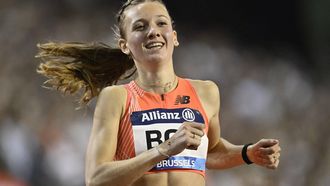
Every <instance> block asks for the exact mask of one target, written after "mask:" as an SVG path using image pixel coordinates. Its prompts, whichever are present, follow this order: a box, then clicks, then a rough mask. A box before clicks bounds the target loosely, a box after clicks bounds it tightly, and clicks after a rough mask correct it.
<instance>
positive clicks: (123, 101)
mask: <svg viewBox="0 0 330 186" xmlns="http://www.w3.org/2000/svg"><path fill="white" fill-rule="evenodd" d="M117 21H118V33H117V35H118V45H119V48H120V50H121V51H122V52H123V54H125V55H127V57H125V56H124V57H123V56H122V54H120V53H119V52H118V49H111V48H109V47H108V46H106V45H84V44H78V43H67V44H54V43H50V44H44V45H40V46H39V48H40V49H41V52H40V53H39V57H42V58H43V59H44V60H46V61H47V63H45V64H41V66H40V68H39V73H42V74H44V75H46V76H48V77H49V78H50V80H49V81H48V83H51V84H52V85H53V86H55V87H56V88H57V89H59V90H62V91H64V92H70V93H74V92H76V91H77V90H79V89H81V88H85V94H84V95H83V99H82V102H88V101H89V100H90V99H92V98H93V97H94V96H98V101H97V106H96V108H95V114H94V121H93V128H92V132H91V136H90V141H89V145H88V150H87V162H86V183H87V185H91V186H98V185H100V186H101V185H134V186H142V185H147V186H148V185H157V186H162V185H171V186H182V185H194V186H203V185H205V168H206V167H207V168H210V169H223V168H230V167H234V166H238V165H242V164H244V163H248V164H250V163H252V162H253V163H255V164H258V165H261V166H264V167H267V168H271V169H274V168H277V166H278V164H279V156H280V147H279V142H278V140H275V139H262V140H260V141H259V142H257V143H256V144H247V145H244V146H243V145H233V144H231V143H229V142H228V141H226V140H224V139H222V138H220V123H219V109H220V96H219V91H218V87H217V86H216V85H215V84H214V83H213V82H211V81H200V80H188V79H183V78H180V77H177V76H176V74H175V72H174V69H173V59H172V55H173V50H174V47H177V46H178V45H179V42H178V38H177V33H176V31H174V30H173V27H172V19H171V17H170V16H169V13H168V11H167V9H166V7H165V5H164V4H163V2H162V1H161V0H129V1H128V2H126V3H125V4H124V5H123V7H122V8H121V10H120V11H119V13H118V17H117ZM97 56H99V57H97ZM61 57H69V58H70V59H69V61H65V60H68V59H64V58H61ZM54 58H55V59H59V58H60V59H62V62H59V60H54ZM63 60H64V61H65V62H64V63H63ZM70 60H71V61H70ZM102 60H103V61H102ZM100 61H101V62H102V63H101V62H100ZM105 61H107V63H105ZM116 61H120V63H116ZM133 61H134V65H135V67H136V71H137V77H136V79H135V80H134V81H131V82H130V83H128V84H125V85H113V86H108V85H112V84H115V83H116V82H117V80H118V79H119V77H120V76H122V75H123V74H124V73H125V72H126V71H127V70H128V69H131V68H132V67H133V63H132V62H133ZM110 62H111V63H110ZM98 65H99V66H107V68H103V67H102V68H100V67H97V66H98ZM111 65H113V66H111ZM116 65H117V66H116ZM108 66H111V67H112V68H110V67H108ZM114 69H117V70H114ZM102 70H103V71H102ZM106 78H108V79H106Z"/></svg>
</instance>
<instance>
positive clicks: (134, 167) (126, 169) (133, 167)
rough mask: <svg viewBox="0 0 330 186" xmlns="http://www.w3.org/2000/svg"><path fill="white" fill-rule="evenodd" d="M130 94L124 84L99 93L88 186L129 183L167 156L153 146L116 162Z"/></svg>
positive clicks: (88, 154)
mask: <svg viewBox="0 0 330 186" xmlns="http://www.w3.org/2000/svg"><path fill="white" fill-rule="evenodd" d="M126 97H127V96H126V90H125V88H123V87H120V86H112V87H108V88H105V89H104V90H103V91H102V92H101V94H100V96H99V99H98V102H97V106H96V108H95V114H94V120H93V128H92V133H91V136H90V140H89V144H88V149H87V157H86V158H87V159H86V161H87V162H86V183H87V185H90V186H96V185H100V186H101V185H120V184H121V185H128V184H130V183H132V182H134V181H135V180H137V179H138V178H140V177H141V176H142V175H143V174H144V173H145V172H146V171H148V170H150V169H151V168H152V167H153V166H154V165H155V164H156V163H157V162H159V161H160V160H162V159H164V156H162V155H161V154H159V152H158V151H157V150H156V149H154V148H153V149H150V150H149V151H147V152H144V153H142V154H140V155H139V156H137V157H135V158H132V159H128V160H123V161H113V158H114V156H115V153H116V147H117V132H118V127H119V122H120V118H121V117H122V115H123V113H124V108H125V102H126Z"/></svg>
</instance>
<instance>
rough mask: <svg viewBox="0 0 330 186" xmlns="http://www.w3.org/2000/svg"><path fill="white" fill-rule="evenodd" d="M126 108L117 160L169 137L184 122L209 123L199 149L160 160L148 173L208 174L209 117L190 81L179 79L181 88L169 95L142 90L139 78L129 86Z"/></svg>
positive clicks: (145, 149) (149, 147) (118, 143)
mask: <svg viewBox="0 0 330 186" xmlns="http://www.w3.org/2000/svg"><path fill="white" fill-rule="evenodd" d="M125 88H126V90H127V101H126V108H125V112H124V115H123V117H122V118H121V120H120V124H119V131H118V142H117V150H116V155H115V160H124V159H129V158H133V157H135V156H136V155H138V154H140V153H142V152H144V151H147V150H149V149H151V148H153V147H156V146H157V145H159V144H161V143H163V142H164V141H166V140H167V139H169V138H170V137H171V136H172V135H173V134H174V133H175V132H176V131H177V129H178V128H179V127H180V126H181V125H182V123H183V122H185V121H188V122H191V121H193V122H198V123H200V124H202V125H205V129H204V134H205V135H204V136H203V137H202V139H201V144H200V146H199V147H198V149H197V150H189V149H185V150H184V151H183V152H181V153H179V154H177V155H174V156H171V157H169V158H167V159H165V160H162V161H160V162H159V163H158V164H157V165H156V166H155V167H154V168H152V169H151V170H150V171H149V172H147V173H156V172H159V171H174V170H176V171H189V172H196V173H199V174H201V175H203V176H205V164H206V156H207V150H208V138H207V132H208V119H207V116H206V113H205V111H204V109H203V107H202V105H201V102H200V100H199V98H198V96H197V93H196V92H195V90H194V88H193V87H192V85H191V84H190V82H189V80H186V79H182V78H178V85H177V87H176V88H175V89H174V90H172V91H171V92H168V93H165V94H162V95H160V94H155V93H151V92H147V91H144V90H142V89H141V88H140V87H138V85H137V84H136V83H135V81H131V82H130V83H129V84H126V85H125Z"/></svg>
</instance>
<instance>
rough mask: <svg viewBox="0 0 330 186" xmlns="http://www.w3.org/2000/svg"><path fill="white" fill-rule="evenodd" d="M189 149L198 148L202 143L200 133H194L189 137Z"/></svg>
mask: <svg viewBox="0 0 330 186" xmlns="http://www.w3.org/2000/svg"><path fill="white" fill-rule="evenodd" d="M188 141H189V142H188V144H187V149H192V150H197V148H198V147H199V145H200V144H201V137H199V136H198V135H194V136H193V137H191V138H190V139H188Z"/></svg>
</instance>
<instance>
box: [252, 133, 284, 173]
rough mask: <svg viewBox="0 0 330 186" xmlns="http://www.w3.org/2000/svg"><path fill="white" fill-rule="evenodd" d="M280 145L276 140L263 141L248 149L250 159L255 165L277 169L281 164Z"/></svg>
mask: <svg viewBox="0 0 330 186" xmlns="http://www.w3.org/2000/svg"><path fill="white" fill-rule="evenodd" d="M280 152H281V147H280V143H279V141H278V140H276V139H262V140H260V141H258V142H257V143H255V144H254V145H250V146H249V147H248V149H247V156H248V158H249V159H250V160H251V161H252V162H253V163H255V164H257V165H260V166H263V167H266V168H269V169H276V168H277V167H278V165H279V163H280V155H281V154H280Z"/></svg>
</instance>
